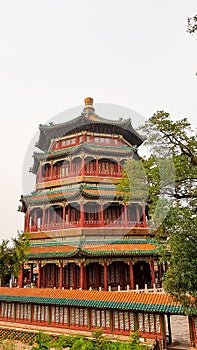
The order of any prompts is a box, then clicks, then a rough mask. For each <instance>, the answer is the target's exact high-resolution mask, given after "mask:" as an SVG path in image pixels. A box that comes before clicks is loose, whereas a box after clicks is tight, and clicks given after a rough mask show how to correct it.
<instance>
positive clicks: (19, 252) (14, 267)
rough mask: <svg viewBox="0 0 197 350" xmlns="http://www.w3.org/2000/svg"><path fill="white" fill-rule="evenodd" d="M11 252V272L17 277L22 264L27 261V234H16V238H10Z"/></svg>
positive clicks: (28, 244)
mask: <svg viewBox="0 0 197 350" xmlns="http://www.w3.org/2000/svg"><path fill="white" fill-rule="evenodd" d="M12 245H13V246H12V250H11V262H12V264H11V272H12V273H13V275H14V276H18V274H19V271H20V267H21V264H22V263H25V262H26V261H27V254H28V251H29V247H30V241H29V235H28V233H18V235H17V237H16V238H12Z"/></svg>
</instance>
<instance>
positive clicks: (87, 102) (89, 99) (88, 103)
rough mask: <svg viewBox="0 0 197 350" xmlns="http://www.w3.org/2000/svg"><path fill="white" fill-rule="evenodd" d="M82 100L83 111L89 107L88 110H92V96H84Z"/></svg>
mask: <svg viewBox="0 0 197 350" xmlns="http://www.w3.org/2000/svg"><path fill="white" fill-rule="evenodd" d="M84 102H85V106H84V111H86V110H87V109H90V110H92V111H94V107H93V98H92V97H86V98H85V99H84Z"/></svg>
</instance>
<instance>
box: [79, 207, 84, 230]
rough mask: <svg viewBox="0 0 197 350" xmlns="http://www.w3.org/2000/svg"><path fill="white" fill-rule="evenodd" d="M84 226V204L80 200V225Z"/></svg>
mask: <svg viewBox="0 0 197 350" xmlns="http://www.w3.org/2000/svg"><path fill="white" fill-rule="evenodd" d="M83 226H84V205H83V202H80V227H83Z"/></svg>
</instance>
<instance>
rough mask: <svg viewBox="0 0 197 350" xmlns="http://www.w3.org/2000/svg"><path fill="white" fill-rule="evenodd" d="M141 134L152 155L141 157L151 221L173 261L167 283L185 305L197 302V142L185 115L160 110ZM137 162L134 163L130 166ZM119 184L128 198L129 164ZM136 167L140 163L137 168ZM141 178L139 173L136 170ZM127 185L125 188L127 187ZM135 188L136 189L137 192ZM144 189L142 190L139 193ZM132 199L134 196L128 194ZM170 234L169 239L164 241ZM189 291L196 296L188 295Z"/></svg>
mask: <svg viewBox="0 0 197 350" xmlns="http://www.w3.org/2000/svg"><path fill="white" fill-rule="evenodd" d="M140 130H141V132H142V133H143V134H144V135H145V136H146V141H145V143H146V144H147V146H148V147H149V153H150V156H149V157H148V159H142V160H141V165H143V167H144V172H145V174H146V177H145V179H143V178H142V177H141V180H140V181H141V184H140V188H143V186H145V185H146V186H147V190H148V201H147V203H148V207H149V216H150V223H152V227H156V234H157V238H158V239H159V240H160V242H161V249H160V251H161V256H162V259H163V261H165V262H168V265H169V267H168V270H167V272H166V274H165V278H164V287H165V289H166V291H168V292H169V293H171V294H172V295H173V296H174V297H175V298H176V299H177V300H180V301H181V302H182V303H183V304H184V305H185V306H188V307H190V306H195V305H194V304H195V300H196V297H197V252H196V249H195V243H196V242H197V230H196V229H197V141H196V135H195V132H194V131H193V130H192V129H191V125H190V123H189V122H188V120H187V119H186V118H184V119H182V120H177V121H172V120H171V119H170V116H169V114H168V113H166V112H164V111H160V112H157V113H155V114H154V115H153V116H152V117H151V118H150V119H149V120H148V121H147V122H146V123H145V125H144V126H143V127H141V128H140ZM133 163H137V161H134V160H132V161H130V164H131V169H133V167H134V165H133ZM126 168H127V170H128V174H127V178H126V179H124V180H123V181H122V182H121V183H120V185H119V186H120V187H121V186H122V190H124V188H125V196H126V198H128V188H130V189H131V191H133V190H134V189H133V187H134V186H137V181H138V179H136V178H135V171H130V168H129V166H128V165H126ZM136 168H137V166H136ZM136 174H137V177H138V172H137V173H136ZM125 184H126V186H125ZM135 192H136V190H134V193H135ZM139 193H140V191H139ZM129 196H130V198H132V196H131V194H129ZM164 238H165V240H164ZM188 293H189V294H190V296H191V297H193V298H194V299H191V298H190V299H188Z"/></svg>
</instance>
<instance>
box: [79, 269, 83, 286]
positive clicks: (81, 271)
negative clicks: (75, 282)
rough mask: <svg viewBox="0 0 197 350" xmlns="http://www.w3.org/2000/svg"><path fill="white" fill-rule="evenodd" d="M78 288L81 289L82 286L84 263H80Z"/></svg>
mask: <svg viewBox="0 0 197 350" xmlns="http://www.w3.org/2000/svg"><path fill="white" fill-rule="evenodd" d="M79 285H80V288H81V289H83V287H84V263H81V264H80V282H79Z"/></svg>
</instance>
